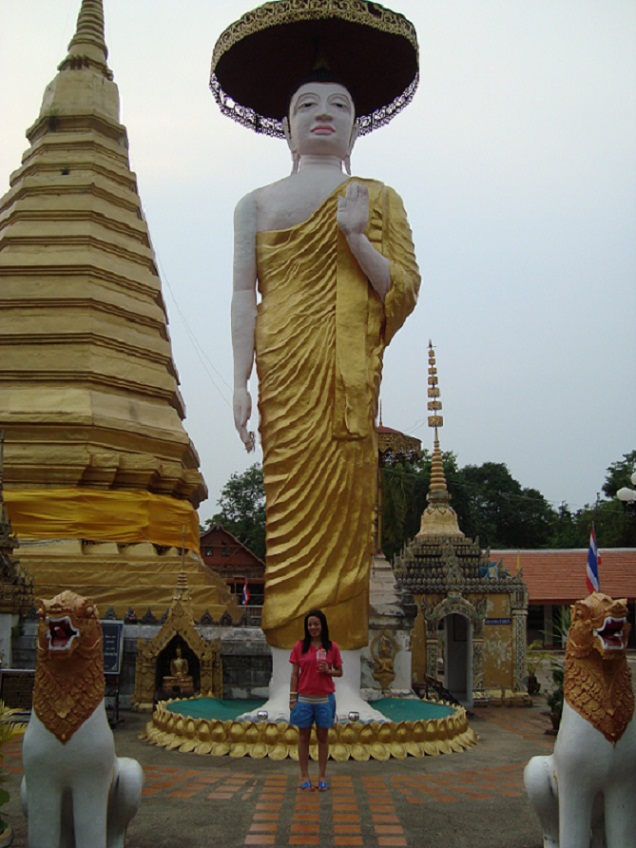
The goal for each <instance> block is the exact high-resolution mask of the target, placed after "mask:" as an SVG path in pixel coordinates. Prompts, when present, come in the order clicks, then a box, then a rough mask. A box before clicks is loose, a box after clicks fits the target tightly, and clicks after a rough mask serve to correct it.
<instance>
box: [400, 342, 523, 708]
mask: <svg viewBox="0 0 636 848" xmlns="http://www.w3.org/2000/svg"><path fill="white" fill-rule="evenodd" d="M428 383H429V390H428V391H429V397H430V398H432V400H431V401H429V405H428V408H429V410H431V411H432V412H433V414H432V415H430V416H429V426H431V427H433V428H434V430H435V439H434V448H433V455H432V463H431V478H430V486H429V492H428V495H427V505H426V508H425V509H424V512H423V514H422V520H421V525H420V530H419V533H418V534H417V535H416V537H415V538H414V539H413V540H412V541H411V542H410V543H409V544H407V545H406V546H405V548H404V550H403V551H402V554H401V556H398V557H396V559H395V562H394V570H395V573H396V576H397V578H398V580H399V581H400V584H401V585H402V587H403V589H404V590H405V591H407V592H410V593H411V594H412V595H413V598H414V600H415V603H416V605H417V608H418V614H417V618H416V619H415V625H414V628H413V631H412V652H413V653H412V657H413V661H412V674H413V684H414V686H415V688H416V689H420V690H427V689H428V686H429V685H430V684H431V683H433V684H434V683H438V682H439V681H440V678H442V679H443V685H444V688H445V689H446V690H447V691H448V692H450V694H451V695H452V696H453V697H454V698H456V699H457V700H458V701H459V702H460V703H462V704H464V705H465V706H466V705H467V706H470V705H472V704H473V703H475V702H476V701H477V702H479V701H481V702H485V701H488V702H490V703H507V704H511V705H512V704H519V705H522V704H527V703H531V701H530V698H529V696H528V694H527V692H526V691H525V676H526V616H527V613H528V591H527V589H526V587H525V585H524V583H523V576H522V572H521V570H517V572H516V573H515V574H511V573H509V572H508V571H506V570H505V569H504V568H503V567H502V566H501V563H498V562H494V563H493V562H491V561H490V552H489V551H482V549H481V548H480V545H479V540H473V539H469V538H466V536H465V535H464V533H463V532H462V531H461V529H460V527H459V522H458V518H457V513H456V512H455V510H454V509H453V508H452V506H451V505H450V495H449V493H448V488H447V485H446V477H445V474H444V468H443V464H442V453H441V450H440V445H439V437H438V428H440V427H442V426H443V417H442V415H441V410H442V403H441V400H440V393H439V388H438V378H437V368H436V366H435V352H434V350H433V347H432V344H431V343H430V342H429V379H428Z"/></svg>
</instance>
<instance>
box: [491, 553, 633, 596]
mask: <svg viewBox="0 0 636 848" xmlns="http://www.w3.org/2000/svg"><path fill="white" fill-rule="evenodd" d="M600 554H601V562H600V563H599V579H600V584H601V592H605V594H607V595H611V596H612V597H613V598H627V599H628V600H632V601H633V600H634V599H636V548H607V549H605V550H603V549H601V550H600ZM517 557H519V564H520V566H521V568H522V569H523V582H524V583H525V584H526V586H527V587H528V594H529V599H530V603H531V604H569V603H573V602H574V601H576V600H578V599H579V598H585V597H587V595H588V594H589V593H588V590H587V587H586V583H585V567H586V563H587V548H579V549H571V548H570V549H565V550H535V551H530V550H522V551H509V550H507V551H503V550H491V551H490V559H491V561H492V562H499V561H500V560H501V562H502V564H503V567H504V568H506V569H507V570H508V571H509V572H510V573H511V574H515V573H516V571H517Z"/></svg>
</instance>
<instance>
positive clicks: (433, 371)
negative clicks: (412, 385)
mask: <svg viewBox="0 0 636 848" xmlns="http://www.w3.org/2000/svg"><path fill="white" fill-rule="evenodd" d="M428 396H429V398H432V400H429V402H428V405H427V406H428V411H429V412H432V413H433V415H429V416H428V426H429V427H434V428H435V438H436V439H437V428H438V427H443V426H444V418H443V416H442V415H441V414H440V413H441V411H442V402H441V400H440V399H439V398H440V394H439V386H438V379H437V365H436V363H435V350H434V348H433V342H432V341H431V340H430V339H429V341H428Z"/></svg>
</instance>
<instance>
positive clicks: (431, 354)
mask: <svg viewBox="0 0 636 848" xmlns="http://www.w3.org/2000/svg"><path fill="white" fill-rule="evenodd" d="M428 397H429V401H428V405H427V406H428V411H429V412H430V413H432V414H431V415H429V416H428V426H429V427H433V429H434V430H435V436H434V441H433V456H432V462H431V480H430V484H429V488H428V495H427V496H426V500H427V502H428V505H427V507H426V509H425V510H424V512H423V513H422V521H421V524H420V532H419V533H418V534H417V536H416V538H417V539H421V538H422V537H424V536H444V537H458V536H459V537H461V536H463V535H464V534H463V533H462V531H461V530H460V529H459V524H458V523H457V513H456V512H455V510H454V509H453V508H452V507H451V506H450V495H449V494H448V487H447V485H446V476H445V474H444V465H443V462H442V451H441V449H440V446H439V434H438V429H439V428H440V427H443V426H444V417H443V416H442V414H441V412H442V401H441V400H440V390H439V380H438V377H437V364H436V361H435V349H434V348H433V342H432V341H430V339H429V342H428Z"/></svg>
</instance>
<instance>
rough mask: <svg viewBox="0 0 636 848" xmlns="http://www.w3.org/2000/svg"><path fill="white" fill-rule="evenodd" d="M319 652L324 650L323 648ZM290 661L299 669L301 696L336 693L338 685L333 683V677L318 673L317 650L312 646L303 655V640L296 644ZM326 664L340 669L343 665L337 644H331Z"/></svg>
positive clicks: (299, 692) (299, 691) (299, 690)
mask: <svg viewBox="0 0 636 848" xmlns="http://www.w3.org/2000/svg"><path fill="white" fill-rule="evenodd" d="M318 650H323V648H322V646H321V647H320V648H319V649H318ZM289 661H290V663H296V665H297V666H298V669H299V674H298V694H299V695H329V694H331V693H332V692H334V691H335V689H336V685H335V683H334V681H333V677H332V676H331V675H330V674H325V673H324V672H320V671H318V660H317V659H316V648H314V646H313V645H310V646H309V649H308V650H307V653H306V654H303V643H302V640H301V641H299V642H296V644H295V645H294V647H293V649H292V652H291V656H290V657H289ZM326 662H327V665H328V666H329V667H330V668H332V667H333V668H340V666H341V665H342V657H341V656H340V648H339V647H338V646H337V645H336V643H335V642H332V643H331V648H329V650H328V651H327V659H326Z"/></svg>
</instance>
